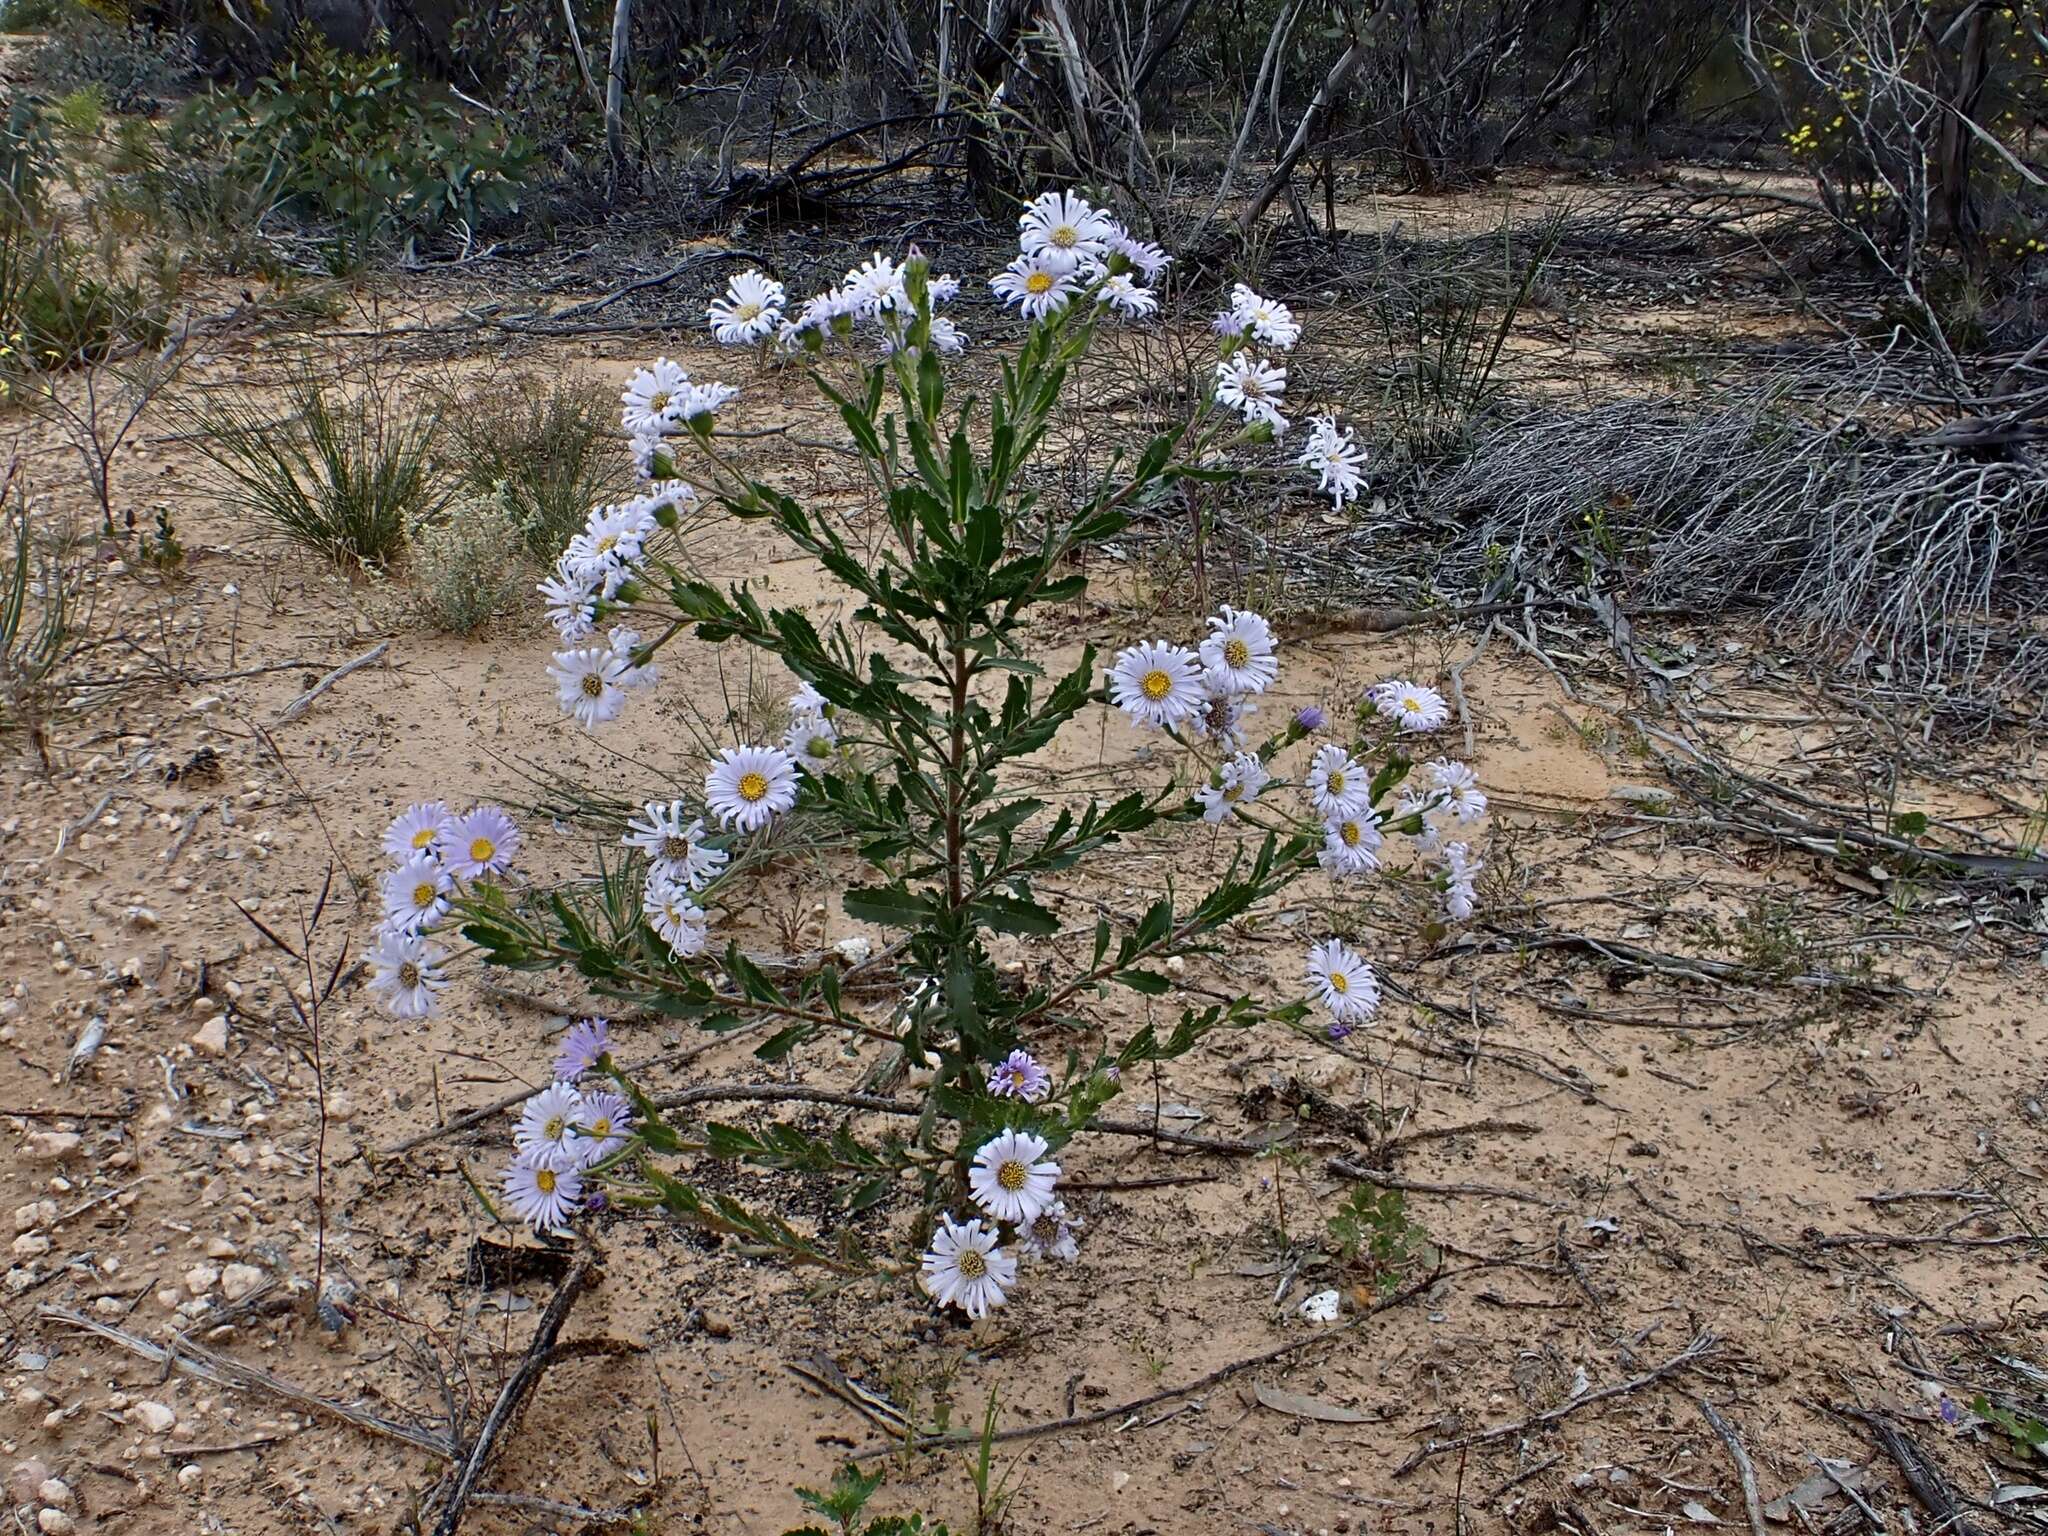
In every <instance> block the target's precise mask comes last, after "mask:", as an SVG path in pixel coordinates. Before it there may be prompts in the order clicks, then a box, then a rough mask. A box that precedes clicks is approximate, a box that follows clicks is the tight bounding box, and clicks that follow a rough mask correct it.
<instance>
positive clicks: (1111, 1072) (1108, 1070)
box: [1102, 1062, 1124, 1083]
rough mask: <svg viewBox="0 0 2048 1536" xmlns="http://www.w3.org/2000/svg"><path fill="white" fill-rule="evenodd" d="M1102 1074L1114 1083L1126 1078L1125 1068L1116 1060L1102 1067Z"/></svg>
mask: <svg viewBox="0 0 2048 1536" xmlns="http://www.w3.org/2000/svg"><path fill="white" fill-rule="evenodd" d="M1102 1075H1103V1076H1104V1077H1106V1078H1108V1079H1109V1080H1110V1081H1111V1082H1112V1083H1121V1082H1122V1081H1123V1080H1124V1069H1123V1068H1122V1067H1120V1066H1118V1065H1117V1064H1116V1063H1115V1062H1111V1063H1110V1064H1109V1065H1108V1066H1106V1067H1104V1068H1103V1069H1102Z"/></svg>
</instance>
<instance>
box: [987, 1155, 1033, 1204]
mask: <svg viewBox="0 0 2048 1536" xmlns="http://www.w3.org/2000/svg"><path fill="white" fill-rule="evenodd" d="M1030 1178H1031V1170H1030V1169H1028V1168H1026V1167H1025V1166H1024V1165H1023V1164H1022V1163H1020V1162H1018V1161H1017V1160H1016V1159H1015V1158H1014V1157H1013V1158H1011V1159H1010V1160H1009V1161H1008V1162H1006V1163H999V1164H997V1166H996V1182H997V1183H998V1184H1000V1185H1002V1187H1003V1188H1004V1189H1007V1190H1008V1191H1009V1192H1010V1193H1011V1194H1013V1195H1014V1194H1015V1193H1017V1191H1018V1190H1020V1189H1022V1188H1023V1187H1024V1186H1025V1184H1026V1183H1028V1182H1029V1181H1030Z"/></svg>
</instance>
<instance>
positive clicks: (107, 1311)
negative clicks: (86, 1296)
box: [92, 1296, 128, 1317]
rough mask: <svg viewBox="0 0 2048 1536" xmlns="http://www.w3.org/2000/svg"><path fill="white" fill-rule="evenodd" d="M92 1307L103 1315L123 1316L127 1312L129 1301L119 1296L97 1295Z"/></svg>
mask: <svg viewBox="0 0 2048 1536" xmlns="http://www.w3.org/2000/svg"><path fill="white" fill-rule="evenodd" d="M92 1309H93V1311H95V1312H97V1313H99V1315H100V1316H101V1317H123V1316H125V1315H126V1314H127V1311H128V1303H127V1302H125V1301H123V1300H122V1299H121V1298H120V1297H118V1296H95V1297H93V1299H92Z"/></svg>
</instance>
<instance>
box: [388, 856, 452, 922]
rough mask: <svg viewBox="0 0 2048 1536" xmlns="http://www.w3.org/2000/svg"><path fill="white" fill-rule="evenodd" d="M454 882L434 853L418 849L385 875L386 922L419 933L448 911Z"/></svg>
mask: <svg viewBox="0 0 2048 1536" xmlns="http://www.w3.org/2000/svg"><path fill="white" fill-rule="evenodd" d="M454 886H455V882H454V881H452V880H450V879H449V878H448V871H447V870H445V869H443V868H442V867H441V861H440V860H439V859H437V858H435V857H434V856H433V855H432V854H431V853H416V854H414V855H413V856H412V857H411V858H409V859H407V860H406V861H405V862H404V863H403V864H401V865H399V866H398V868H396V869H394V870H392V871H391V873H390V874H388V875H386V876H385V877H384V926H385V927H386V928H389V929H391V930H393V931H394V932H397V933H418V932H419V931H420V930H421V929H423V928H428V927H431V926H432V925H433V924H435V923H437V922H439V921H440V920H441V919H442V918H443V917H445V916H446V915H447V913H448V893H449V892H450V891H451V890H453V889H454Z"/></svg>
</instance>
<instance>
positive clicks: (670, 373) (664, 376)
mask: <svg viewBox="0 0 2048 1536" xmlns="http://www.w3.org/2000/svg"><path fill="white" fill-rule="evenodd" d="M689 387H690V376H689V375H688V374H687V373H685V372H683V370H682V367H681V365H680V364H677V363H672V362H670V361H669V360H668V359H667V358H665V357H659V358H656V359H655V360H654V366H653V367H652V368H636V369H635V370H634V371H633V376H632V377H631V378H629V379H627V380H626V388H625V391H624V392H623V393H622V394H621V395H620V396H619V403H620V404H621V405H622V406H624V407H625V410H624V411H623V413H622V419H623V420H624V422H625V425H626V430H627V431H628V432H630V433H632V434H633V435H634V436H636V437H637V436H639V435H640V434H642V433H652V434H654V435H656V436H659V435H660V434H662V433H664V432H672V431H674V430H675V429H676V427H677V426H678V425H680V424H681V422H682V419H683V418H682V416H681V414H680V412H679V409H678V408H679V407H680V406H681V404H682V399H683V393H684V391H686V390H687V389H688V388H689Z"/></svg>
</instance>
